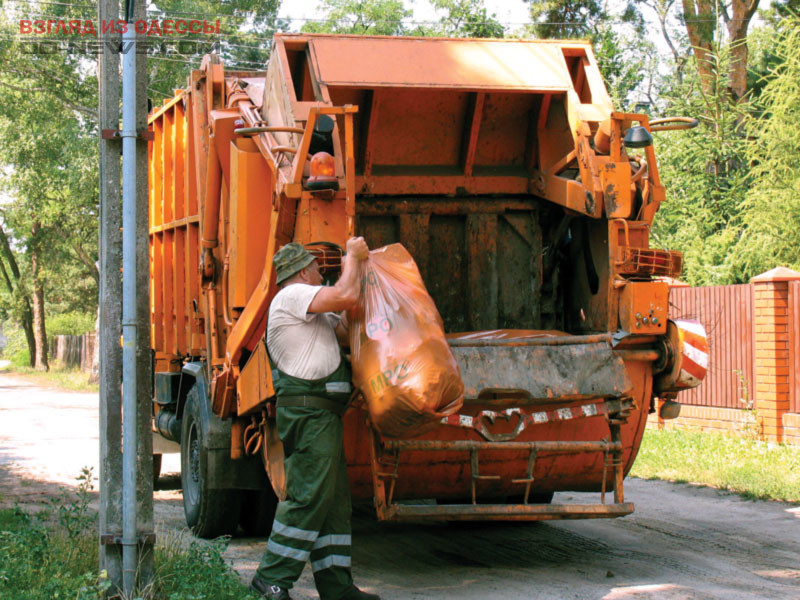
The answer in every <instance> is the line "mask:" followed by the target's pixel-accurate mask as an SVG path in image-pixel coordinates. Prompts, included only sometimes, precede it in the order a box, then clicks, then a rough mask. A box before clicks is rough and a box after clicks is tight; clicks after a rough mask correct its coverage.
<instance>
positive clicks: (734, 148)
mask: <svg viewBox="0 0 800 600" xmlns="http://www.w3.org/2000/svg"><path fill="white" fill-rule="evenodd" d="M709 60H713V61H714V68H713V69H712V73H714V74H715V77H716V79H715V80H714V81H713V82H712V84H713V85H712V89H713V90H716V92H715V93H714V94H709V93H707V92H704V91H703V85H704V84H702V83H701V81H700V79H701V77H702V76H701V75H700V73H699V72H698V71H696V70H694V69H689V70H687V72H686V76H685V78H684V80H683V81H682V82H681V83H675V84H674V86H673V87H672V88H670V89H668V90H666V91H665V93H664V97H665V100H666V111H667V114H678V115H690V116H693V117H695V118H697V119H698V120H699V121H700V125H699V127H697V128H696V129H691V130H688V131H675V132H666V133H662V134H658V135H657V136H656V156H657V157H658V161H659V172H660V174H661V178H662V181H663V183H664V185H665V186H666V188H667V200H666V202H665V203H664V204H662V206H661V208H660V209H659V211H658V214H657V215H656V218H655V223H654V228H653V235H654V238H655V240H656V242H657V243H659V244H661V245H663V246H664V247H666V248H670V249H676V250H680V251H682V252H683V253H684V269H683V275H682V279H684V280H685V281H687V282H688V283H690V284H692V285H722V284H731V283H741V282H744V281H746V279H747V274H746V273H744V272H743V271H742V270H741V269H740V268H738V267H737V265H735V264H733V263H732V261H731V250H732V249H733V248H734V246H735V245H736V243H737V240H738V238H739V236H740V235H741V233H742V230H743V227H744V216H743V214H742V206H743V204H744V200H745V196H746V194H747V190H748V188H749V187H750V185H751V183H752V176H751V174H750V171H749V169H748V168H747V155H746V151H747V146H746V141H745V140H744V138H743V137H742V136H741V134H740V123H741V122H742V120H743V119H745V118H746V117H747V108H748V107H747V105H746V103H738V104H732V103H730V102H729V100H728V96H727V92H726V89H727V84H728V77H729V73H730V71H729V68H728V66H729V65H728V62H729V61H730V60H731V56H730V53H729V52H728V51H727V49H726V48H719V49H715V52H713V53H711V54H710V55H709Z"/></svg>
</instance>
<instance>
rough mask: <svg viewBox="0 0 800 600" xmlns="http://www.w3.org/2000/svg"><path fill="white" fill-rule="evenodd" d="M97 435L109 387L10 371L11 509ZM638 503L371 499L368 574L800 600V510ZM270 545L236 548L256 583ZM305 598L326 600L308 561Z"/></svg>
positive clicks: (644, 489) (301, 595)
mask: <svg viewBox="0 0 800 600" xmlns="http://www.w3.org/2000/svg"><path fill="white" fill-rule="evenodd" d="M97 431H98V423H97V396H96V395H93V394H76V393H69V392H61V391H58V390H53V389H44V388H41V387H36V386H34V385H31V384H29V383H26V382H24V381H21V380H18V379H15V378H13V377H11V376H8V375H2V374H0V504H2V505H5V506H8V505H11V504H14V503H20V504H23V505H28V506H30V507H32V508H35V507H36V506H37V505H41V503H42V502H43V501H44V500H46V499H47V498H49V497H51V496H53V495H54V494H57V493H58V492H59V490H60V489H63V487H64V486H69V485H74V483H75V477H77V475H78V474H79V473H80V470H81V468H82V467H84V466H91V467H94V468H95V472H97V460H98V449H97ZM177 468H178V460H177V457H176V456H171V457H166V460H165V464H164V471H165V472H166V476H163V477H162V480H161V482H160V484H159V489H158V491H156V494H155V497H156V521H157V533H158V535H159V538H160V539H164V538H165V537H166V536H172V535H174V534H176V533H177V532H180V530H181V529H182V527H183V514H182V506H181V496H180V490H179V489H177V487H178V485H179V478H178V476H177V474H176V470H177ZM567 496H573V499H576V498H575V496H577V495H574V494H567ZM556 499H558V496H557V497H556ZM626 499H628V500H631V501H633V502H634V503H635V504H636V512H635V513H634V514H633V515H630V516H628V517H625V518H623V519H616V520H610V521H606V520H597V521H562V522H546V523H523V524H437V525H425V526H409V525H380V524H378V523H376V522H375V520H374V516H373V515H372V513H371V510H370V509H369V507H368V506H359V507H356V510H355V514H354V522H353V529H354V531H353V534H354V539H353V544H354V548H353V562H354V574H355V577H356V582H357V583H358V585H360V586H361V587H362V588H364V589H367V590H370V591H376V592H379V593H380V594H381V595H382V597H383V598H385V599H386V600H411V599H433V600H483V599H510V600H522V599H526V600H527V599H538V598H542V599H545V598H546V599H551V598H557V599H558V598H565V599H566V598H580V599H584V598H586V599H595V598H596V599H600V598H604V599H619V598H624V599H629V598H667V599H679V598H692V599H705V598H721V599H722V598H724V599H726V600H729V599H739V598H759V599H760V598H765V599H773V598H776V599H777V598H781V599H783V598H786V599H800V506H797V505H789V504H785V503H779V502H761V501H748V500H743V499H741V498H739V497H738V496H735V495H731V494H727V493H722V492H718V491H717V490H713V489H709V488H703V487H697V486H690V485H675V484H669V483H663V482H654V481H641V480H636V479H630V480H628V481H627V483H626ZM263 547H264V540H254V539H235V540H233V541H232V542H231V544H230V546H229V548H228V551H227V557H228V558H229V559H230V561H231V563H232V564H233V566H234V568H236V570H237V571H238V572H239V573H240V575H241V576H242V578H243V579H244V580H248V579H249V578H250V577H251V576H252V573H253V570H254V569H255V567H256V565H257V563H258V559H259V557H260V554H261V552H262V550H263ZM292 594H293V597H294V598H295V599H296V600H304V599H310V598H316V594H315V593H314V589H313V580H312V579H311V574H310V571H309V570H308V569H307V570H306V571H305V573H304V575H303V577H302V578H301V580H300V581H299V582H298V585H297V586H296V588H295V590H293V592H292Z"/></svg>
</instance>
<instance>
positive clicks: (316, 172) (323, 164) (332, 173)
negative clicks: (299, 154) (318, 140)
mask: <svg viewBox="0 0 800 600" xmlns="http://www.w3.org/2000/svg"><path fill="white" fill-rule="evenodd" d="M306 188H308V189H310V190H331V189H332V190H335V189H338V188H339V180H338V179H337V178H336V165H335V163H334V161H333V156H331V155H330V154H328V153H327V152H317V153H316V154H315V155H314V156H312V157H311V174H310V176H309V178H308V181H307V182H306Z"/></svg>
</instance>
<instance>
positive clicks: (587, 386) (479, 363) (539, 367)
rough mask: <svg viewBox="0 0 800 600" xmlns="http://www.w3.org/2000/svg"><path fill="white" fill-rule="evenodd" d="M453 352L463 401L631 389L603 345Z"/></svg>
mask: <svg viewBox="0 0 800 600" xmlns="http://www.w3.org/2000/svg"><path fill="white" fill-rule="evenodd" d="M550 339H558V338H550ZM452 350H453V355H454V356H455V357H456V361H457V362H458V366H459V369H460V370H461V378H462V380H463V381H464V388H465V395H466V397H467V398H477V397H478V396H479V395H480V394H481V393H485V392H490V391H495V390H496V391H507V390H521V391H523V392H524V393H525V394H526V395H527V396H528V397H529V398H530V399H531V400H541V401H552V400H554V399H562V400H567V399H584V398H585V399H589V398H599V397H611V398H619V397H621V396H623V395H626V394H628V393H630V391H631V389H632V388H633V385H632V383H631V380H630V378H629V377H628V373H627V371H626V369H625V363H624V361H623V360H622V359H621V358H619V357H617V356H615V355H614V353H613V352H612V350H611V347H610V346H609V345H608V344H607V343H601V342H598V343H588V344H587V343H584V344H573V345H560V346H495V347H485V348H481V347H475V346H471V347H470V346H467V347H461V346H455V347H453V348H452Z"/></svg>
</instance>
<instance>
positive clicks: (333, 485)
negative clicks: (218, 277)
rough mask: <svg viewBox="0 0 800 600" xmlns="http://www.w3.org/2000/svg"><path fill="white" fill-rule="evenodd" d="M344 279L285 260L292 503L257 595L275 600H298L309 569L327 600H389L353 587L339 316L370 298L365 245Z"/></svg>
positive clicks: (279, 299)
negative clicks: (363, 294) (297, 587)
mask: <svg viewBox="0 0 800 600" xmlns="http://www.w3.org/2000/svg"><path fill="white" fill-rule="evenodd" d="M345 251H346V253H345V255H344V257H343V259H342V274H341V276H340V277H339V280H338V281H337V282H336V284H335V285H333V286H324V285H322V275H321V274H320V270H319V263H318V262H317V260H316V259H315V258H314V256H313V255H312V254H310V253H309V252H308V251H307V250H306V249H305V248H304V247H303V246H302V245H301V244H298V243H294V242H293V243H290V244H286V245H285V246H283V247H282V248H281V249H280V250H278V252H276V253H275V257H274V258H273V264H274V266H275V271H276V281H277V283H278V286H279V287H280V290H279V291H278V293H277V294H276V295H275V298H274V299H273V300H272V303H271V304H270V308H269V319H268V321H267V323H268V325H267V334H266V335H267V349H268V350H269V356H270V361H271V363H272V379H273V385H274V386H275V393H276V394H277V396H278V400H277V427H278V435H279V437H280V439H281V441H282V442H283V448H284V455H285V459H284V468H285V470H286V499H285V500H283V501H281V502H280V503H279V504H278V508H277V510H276V513H275V520H274V521H273V524H272V533H271V534H270V537H269V542H268V544H267V549H266V551H265V553H264V556H263V558H262V559H261V564H260V565H259V567H258V570H257V571H256V574H255V576H254V577H253V581H252V583H251V588H252V589H253V590H255V591H256V592H258V593H259V594H261V595H262V596H263V597H265V598H268V599H270V600H291V598H290V596H289V591H288V590H289V589H291V587H292V585H293V584H294V582H295V581H297V579H298V578H299V577H300V574H301V572H302V571H303V568H304V566H305V564H306V562H308V561H309V560H310V561H311V569H312V571H313V573H314V583H315V584H316V586H317V591H318V592H319V596H320V598H321V600H380V598H379V597H378V596H376V595H375V594H368V593H366V592H363V591H361V590H359V589H358V588H357V587H356V586H355V585H353V578H352V575H351V572H350V539H351V538H350V514H351V506H350V482H349V481H348V478H347V465H346V463H345V458H344V443H343V427H342V414H343V413H344V411H345V408H346V406H347V402H348V401H349V399H350V392H351V385H352V384H351V372H350V367H349V364H348V362H347V360H346V358H345V357H344V354H343V352H342V350H341V347H340V345H339V342H340V341H341V342H345V340H347V329H346V322H344V321H343V319H342V318H340V317H339V315H338V314H336V313H338V312H340V311H345V310H347V309H349V308H352V307H354V306H355V305H356V303H357V302H358V297H359V293H360V282H359V264H360V263H361V261H363V260H365V259H366V258H367V257H368V256H369V248H368V247H367V244H366V242H365V241H364V239H363V238H360V237H356V238H351V239H349V240H348V241H347V246H346V249H345Z"/></svg>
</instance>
